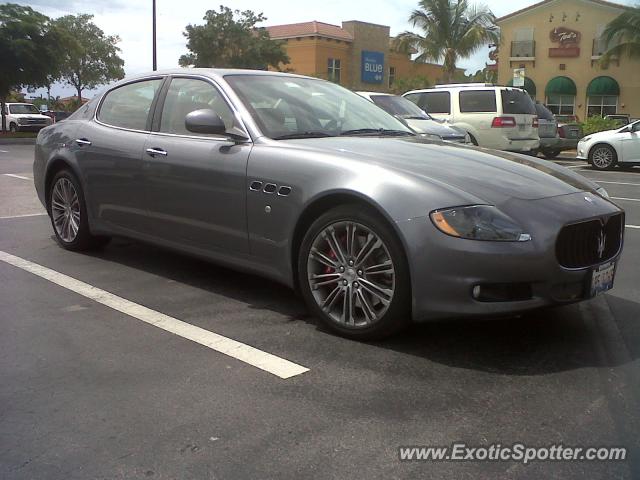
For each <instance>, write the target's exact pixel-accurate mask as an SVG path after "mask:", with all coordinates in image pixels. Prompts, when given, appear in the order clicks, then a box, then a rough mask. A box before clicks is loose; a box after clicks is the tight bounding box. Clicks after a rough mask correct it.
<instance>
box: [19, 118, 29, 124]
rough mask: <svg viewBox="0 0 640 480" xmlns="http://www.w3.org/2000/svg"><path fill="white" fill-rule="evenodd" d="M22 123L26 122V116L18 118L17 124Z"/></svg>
mask: <svg viewBox="0 0 640 480" xmlns="http://www.w3.org/2000/svg"><path fill="white" fill-rule="evenodd" d="M23 123H27V119H26V118H18V125H22V124H23Z"/></svg>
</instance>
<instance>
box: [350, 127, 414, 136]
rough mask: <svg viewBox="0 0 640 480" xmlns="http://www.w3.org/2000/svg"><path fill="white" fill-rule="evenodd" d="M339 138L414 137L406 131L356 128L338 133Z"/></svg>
mask: <svg viewBox="0 0 640 480" xmlns="http://www.w3.org/2000/svg"><path fill="white" fill-rule="evenodd" d="M340 135H341V136H349V135H371V136H378V135H415V134H414V133H412V132H407V131H406V130H390V129H388V128H356V129H354V130H345V131H344V132H341V133H340Z"/></svg>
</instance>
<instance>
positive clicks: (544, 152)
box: [542, 149, 560, 160]
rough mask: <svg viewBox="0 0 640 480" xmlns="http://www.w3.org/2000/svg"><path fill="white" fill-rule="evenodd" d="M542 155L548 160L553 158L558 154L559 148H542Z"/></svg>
mask: <svg viewBox="0 0 640 480" xmlns="http://www.w3.org/2000/svg"><path fill="white" fill-rule="evenodd" d="M542 155H544V158H547V159H549V160H553V159H554V158H556V157H557V156H558V155H560V150H558V149H552V150H542Z"/></svg>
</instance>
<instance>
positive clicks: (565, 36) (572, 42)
mask: <svg viewBox="0 0 640 480" xmlns="http://www.w3.org/2000/svg"><path fill="white" fill-rule="evenodd" d="M549 38H550V39H551V41H552V42H554V43H559V44H560V47H569V46H571V47H575V46H576V45H578V43H580V32H578V31H577V30H572V29H570V28H566V27H556V28H554V29H553V30H551V33H550V34H549Z"/></svg>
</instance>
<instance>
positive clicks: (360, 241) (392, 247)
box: [298, 206, 410, 340]
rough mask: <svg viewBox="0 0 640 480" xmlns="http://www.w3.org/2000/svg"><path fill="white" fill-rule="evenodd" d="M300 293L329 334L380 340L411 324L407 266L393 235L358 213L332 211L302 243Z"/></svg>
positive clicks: (369, 215)
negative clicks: (328, 329) (336, 333)
mask: <svg viewBox="0 0 640 480" xmlns="http://www.w3.org/2000/svg"><path fill="white" fill-rule="evenodd" d="M298 270H299V279H300V289H301V291H302V293H303V296H304V298H305V300H306V302H307V304H308V305H309V307H310V309H311V310H312V311H313V312H314V313H315V314H316V315H317V316H318V317H319V318H320V319H321V320H322V321H323V322H324V323H325V324H326V325H327V326H328V327H329V328H331V329H332V330H333V331H335V332H338V333H339V334H341V335H344V336H346V337H350V338H354V339H363V340H364V339H374V338H381V337H385V336H388V335H390V334H391V333H394V332H395V331H397V330H398V329H400V328H401V327H402V326H404V325H405V324H406V323H407V320H408V318H409V305H410V287H409V275H408V269H407V268H406V261H405V259H404V254H403V252H402V247H401V245H400V242H398V240H397V239H396V237H395V233H394V232H393V231H391V229H390V228H389V227H388V226H387V225H386V224H385V223H384V222H382V221H381V220H380V219H379V218H377V216H376V215H374V214H373V213H369V212H367V211H366V210H365V211H363V209H362V208H361V207H355V206H345V207H339V208H336V209H333V210H331V211H329V212H327V213H326V214H325V215H323V216H322V217H320V218H319V219H318V220H316V221H315V222H314V223H313V225H312V226H311V228H310V229H309V231H308V232H307V235H306V236H305V238H304V240H303V242H302V248H301V249H300V257H299V261H298Z"/></svg>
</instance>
